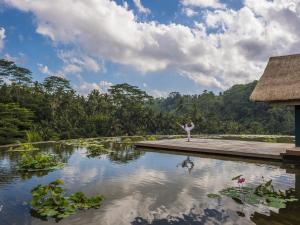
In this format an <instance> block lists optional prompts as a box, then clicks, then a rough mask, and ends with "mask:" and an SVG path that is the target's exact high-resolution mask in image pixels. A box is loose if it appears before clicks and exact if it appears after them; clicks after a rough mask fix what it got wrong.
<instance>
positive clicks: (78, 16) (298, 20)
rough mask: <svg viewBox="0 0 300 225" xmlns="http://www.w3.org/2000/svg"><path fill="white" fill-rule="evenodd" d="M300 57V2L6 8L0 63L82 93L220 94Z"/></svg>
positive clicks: (52, 1)
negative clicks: (273, 63)
mask: <svg viewBox="0 0 300 225" xmlns="http://www.w3.org/2000/svg"><path fill="white" fill-rule="evenodd" d="M296 53H300V0H0V57H1V58H6V59H8V60H13V61H15V62H16V63H17V64H18V65H20V66H23V67H27V68H29V69H30V70H31V71H32V72H33V78H34V80H38V81H43V79H44V78H45V77H47V76H52V75H56V76H62V77H64V78H66V79H68V80H70V81H71V84H72V86H73V87H74V88H75V89H76V90H77V91H78V92H79V93H81V94H84V95H87V94H88V93H89V92H90V91H91V90H92V89H98V90H100V91H101V92H105V91H107V89H108V88H109V86H111V85H113V84H118V83H124V82H127V83H129V84H131V85H135V86H138V87H139V88H141V89H143V90H145V91H147V92H148V93H149V94H151V95H153V96H155V97H161V96H167V95H168V93H170V92H172V91H179V92H181V93H183V94H200V93H202V92H203V91H204V90H211V91H214V92H216V93H218V92H220V91H224V90H226V89H228V88H229V87H231V86H232V85H234V84H241V83H247V82H251V81H253V80H255V79H259V77H260V76H261V74H262V73H263V70H264V68H265V66H266V64H267V62H268V59H269V57H270V56H278V55H286V54H296Z"/></svg>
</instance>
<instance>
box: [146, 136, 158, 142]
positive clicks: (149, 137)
mask: <svg viewBox="0 0 300 225" xmlns="http://www.w3.org/2000/svg"><path fill="white" fill-rule="evenodd" d="M146 139H147V141H156V140H157V138H156V137H155V136H154V135H148V136H147V137H146Z"/></svg>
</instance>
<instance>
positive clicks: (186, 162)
mask: <svg viewBox="0 0 300 225" xmlns="http://www.w3.org/2000/svg"><path fill="white" fill-rule="evenodd" d="M178 166H181V167H182V168H187V169H188V171H189V173H191V171H192V169H193V168H194V162H193V161H192V160H191V159H190V157H189V156H187V158H186V159H185V160H183V162H182V163H179V164H178V165H177V167H178Z"/></svg>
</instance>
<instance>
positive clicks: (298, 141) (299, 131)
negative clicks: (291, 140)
mask: <svg viewBox="0 0 300 225" xmlns="http://www.w3.org/2000/svg"><path fill="white" fill-rule="evenodd" d="M295 145H296V147H300V105H296V106H295Z"/></svg>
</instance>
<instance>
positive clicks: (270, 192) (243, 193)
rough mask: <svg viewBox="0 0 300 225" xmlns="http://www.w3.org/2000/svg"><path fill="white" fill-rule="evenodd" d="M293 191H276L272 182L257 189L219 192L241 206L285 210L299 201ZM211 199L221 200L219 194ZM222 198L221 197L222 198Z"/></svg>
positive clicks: (211, 195)
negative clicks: (261, 206)
mask: <svg viewBox="0 0 300 225" xmlns="http://www.w3.org/2000/svg"><path fill="white" fill-rule="evenodd" d="M240 177H241V175H239V176H236V177H234V178H233V179H232V180H237V179H239V178H240ZM293 192H294V190H293V189H290V190H287V191H281V190H278V191H275V189H274V187H273V185H272V180H269V181H267V182H264V183H262V184H260V185H258V186H257V187H247V186H239V187H228V188H224V189H222V190H221V191H219V194H220V195H224V196H227V197H230V198H232V199H233V200H234V201H235V202H237V203H239V204H251V205H258V204H262V205H266V206H268V207H272V208H278V209H281V208H285V207H286V203H287V202H293V201H298V199H296V198H295V197H294V196H293ZM207 196H208V197H210V198H219V197H218V196H219V195H218V194H208V195H207ZM220 198H221V196H220Z"/></svg>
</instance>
